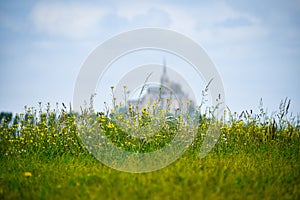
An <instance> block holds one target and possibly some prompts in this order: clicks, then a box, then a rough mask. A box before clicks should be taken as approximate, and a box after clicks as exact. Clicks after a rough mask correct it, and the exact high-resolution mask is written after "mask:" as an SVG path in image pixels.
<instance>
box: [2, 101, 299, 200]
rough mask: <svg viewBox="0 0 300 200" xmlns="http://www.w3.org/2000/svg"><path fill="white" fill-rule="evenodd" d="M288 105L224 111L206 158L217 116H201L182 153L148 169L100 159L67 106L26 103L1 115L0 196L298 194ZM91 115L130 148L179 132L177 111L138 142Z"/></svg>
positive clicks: (295, 127) (295, 139) (295, 134)
mask: <svg viewBox="0 0 300 200" xmlns="http://www.w3.org/2000/svg"><path fill="white" fill-rule="evenodd" d="M288 107H289V103H288V102H287V101H284V102H282V104H281V105H280V109H279V111H278V112H276V113H273V114H272V115H271V116H269V115H267V114H266V113H265V111H264V110H263V109H261V110H260V113H257V114H255V113H252V111H245V112H243V113H231V112H229V111H227V113H225V114H224V119H223V121H222V127H221V135H220V137H219V138H218V142H217V144H216V145H215V147H214V148H213V150H212V151H211V152H210V153H209V154H208V155H207V156H206V157H204V158H202V159H200V158H199V156H198V154H199V149H200V147H201V144H202V141H203V139H204V138H205V133H206V130H207V128H208V127H209V125H211V124H212V123H214V122H213V121H212V120H210V119H209V117H208V116H205V115H204V116H201V121H200V122H199V124H198V126H197V129H196V138H195V140H194V142H193V143H192V145H190V147H189V148H188V149H187V151H186V152H185V153H184V155H183V156H182V157H181V158H180V159H178V160H177V161H175V162H174V163H172V164H171V165H169V166H167V167H165V168H162V169H160V170H158V171H154V172H149V173H126V172H121V171H117V170H114V169H112V168H110V167H107V166H105V165H103V164H102V163H101V162H99V161H98V160H97V159H95V158H94V157H93V156H92V155H91V154H90V153H89V152H88V151H87V150H86V148H85V147H84V146H83V144H82V141H81V140H80V137H79V132H78V130H79V124H78V123H77V121H76V119H77V115H75V114H74V113H72V112H71V111H70V110H68V111H67V109H66V108H63V109H50V106H49V105H48V106H47V105H46V108H42V107H41V108H38V109H34V108H26V110H25V112H24V113H21V114H18V115H15V116H13V117H2V119H1V123H0V152H1V154H0V159H1V163H0V199H300V122H299V117H298V118H297V117H293V116H292V115H290V113H289V112H288ZM139 116H140V119H141V123H139V124H138V126H140V127H139V128H140V129H141V130H142V129H143V128H145V127H147V126H150V128H151V122H150V121H151V117H152V116H151V115H150V114H149V113H148V110H147V109H145V110H142V111H141V113H140V115H139ZM147 116H148V117H149V118H147ZM225 116H226V117H225ZM94 117H95V118H94V119H96V120H97V121H98V122H99V124H98V125H99V127H101V130H102V131H103V133H105V134H106V136H107V137H108V138H109V139H110V140H111V141H112V142H113V143H114V144H115V145H117V146H118V147H119V148H121V149H125V150H127V151H132V152H137V151H139V152H151V151H155V150H157V149H159V148H160V147H162V146H164V145H167V144H168V143H169V142H170V140H171V139H172V138H173V137H174V135H175V134H176V133H178V132H180V131H181V129H180V127H181V121H180V120H178V118H174V119H173V121H172V123H167V121H164V120H162V123H164V122H165V124H162V125H163V128H162V129H160V130H159V131H158V132H157V133H156V132H155V133H154V134H153V135H152V136H151V138H148V139H149V140H143V141H141V140H137V139H135V138H134V137H129V136H128V134H127V133H126V131H122V130H121V129H120V128H119V127H118V125H119V124H116V123H115V121H114V120H113V117H112V116H111V115H109V114H108V113H100V114H99V113H98V115H96V114H95V115H94ZM161 117H163V116H161ZM149 120H150V121H149ZM147 123H148V125H147ZM129 127H131V126H129ZM137 128H138V127H137ZM147 130H148V129H147ZM150 139H151V140H150Z"/></svg>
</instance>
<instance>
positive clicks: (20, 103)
mask: <svg viewBox="0 0 300 200" xmlns="http://www.w3.org/2000/svg"><path fill="white" fill-rule="evenodd" d="M108 2H109V3H108ZM143 27H161V28H167V29H171V30H174V31H177V32H179V33H182V34H185V35H187V36H188V37H190V38H192V39H193V40H194V41H196V42H197V43H199V44H200V45H201V46H202V47H203V48H204V49H205V50H206V51H207V53H208V55H209V56H210V57H211V59H212V60H213V61H214V63H215V65H216V67H217V69H218V70H219V73H220V75H221V77H222V79H223V84H224V87H225V94H226V103H227V105H228V107H229V108H230V109H231V110H233V111H238V112H241V111H242V110H245V109H253V110H255V111H257V110H258V106H259V100H260V98H263V102H264V106H265V107H266V108H268V110H269V112H272V111H275V110H277V108H278V106H279V103H280V101H281V100H282V99H284V98H285V97H288V98H290V99H291V100H292V105H291V110H292V111H293V112H294V113H295V114H296V113H299V112H300V92H299V91H300V90H299V89H298V87H299V85H300V84H299V83H300V81H299V75H300V1H299V0H291V1H283V0H282V1H277V0H272V1H271V0H269V1H268V0H267V1H233V0H228V1H155V0H154V1H137V0H135V1H107V2H106V1H100V2H99V1H2V2H1V3H0V45H1V46H0V94H1V97H0V110H1V111H14V112H22V111H23V110H24V105H28V106H37V105H38V102H40V101H41V102H43V103H47V102H50V103H52V104H55V102H64V103H65V104H68V103H70V102H72V95H73V89H74V84H75V80H76V77H77V74H78V73H79V70H80V67H81V65H82V64H83V62H84V61H85V59H86V58H87V57H88V55H89V54H90V53H91V52H92V50H93V49H95V48H96V47H97V45H99V44H101V43H102V42H104V41H105V40H107V39H109V38H111V37H112V36H114V35H116V34H118V33H121V32H124V31H128V30H132V29H136V28H143ZM201 89H202V88H201ZM201 89H200V90H201Z"/></svg>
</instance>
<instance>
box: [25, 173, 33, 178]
mask: <svg viewBox="0 0 300 200" xmlns="http://www.w3.org/2000/svg"><path fill="white" fill-rule="evenodd" d="M24 176H26V177H30V176H32V174H31V172H24Z"/></svg>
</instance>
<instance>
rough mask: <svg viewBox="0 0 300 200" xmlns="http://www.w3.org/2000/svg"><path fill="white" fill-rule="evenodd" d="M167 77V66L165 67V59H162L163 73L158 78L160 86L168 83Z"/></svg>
mask: <svg viewBox="0 0 300 200" xmlns="http://www.w3.org/2000/svg"><path fill="white" fill-rule="evenodd" d="M168 82H169V80H168V76H167V65H166V59H165V58H164V59H163V73H162V75H161V78H160V85H161V86H164V85H165V84H166V83H168Z"/></svg>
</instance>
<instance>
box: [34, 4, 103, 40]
mask: <svg viewBox="0 0 300 200" xmlns="http://www.w3.org/2000/svg"><path fill="white" fill-rule="evenodd" d="M106 13H107V9H106V8H103V7H100V6H95V5H89V4H79V3H72V4H66V3H40V4H37V5H36V6H34V8H33V9H32V12H31V19H32V21H33V23H34V26H35V28H36V29H37V31H39V32H41V33H46V34H49V35H59V36H61V35H62V36H65V37H70V38H84V37H87V36H89V35H90V34H91V32H93V31H95V30H96V29H97V25H98V24H99V22H100V21H101V18H102V17H103V16H104V15H105V14H106Z"/></svg>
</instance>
